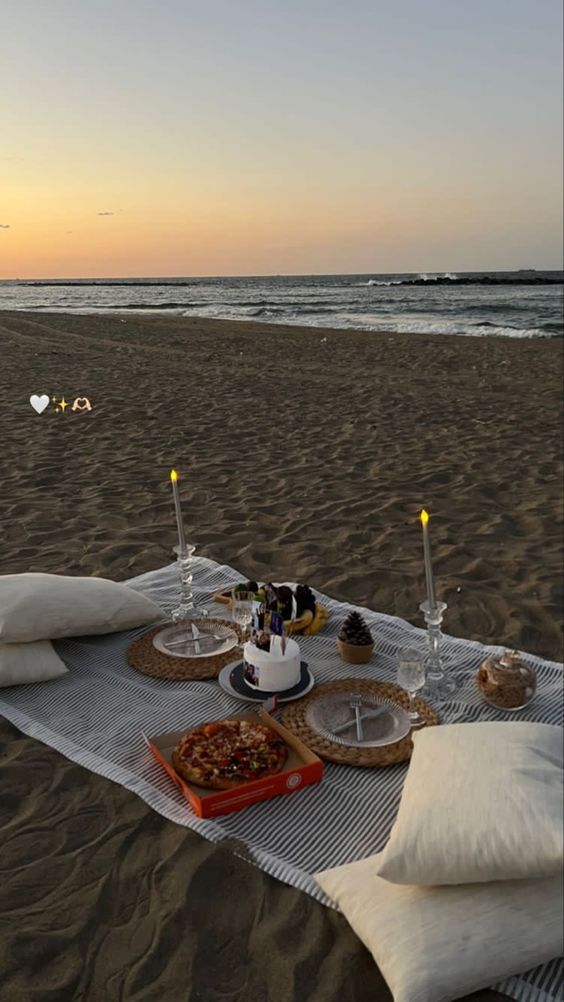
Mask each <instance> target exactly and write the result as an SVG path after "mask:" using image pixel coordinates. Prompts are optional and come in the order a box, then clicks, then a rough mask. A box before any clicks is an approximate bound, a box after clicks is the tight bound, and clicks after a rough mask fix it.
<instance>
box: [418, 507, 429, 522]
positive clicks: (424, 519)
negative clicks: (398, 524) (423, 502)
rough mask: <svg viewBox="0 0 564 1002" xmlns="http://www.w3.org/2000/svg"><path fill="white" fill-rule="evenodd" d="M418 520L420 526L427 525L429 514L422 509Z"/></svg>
mask: <svg viewBox="0 0 564 1002" xmlns="http://www.w3.org/2000/svg"><path fill="white" fill-rule="evenodd" d="M419 518H420V519H421V525H428V523H429V512H428V511H425V509H424V508H423V511H422V512H421V514H420V516H419Z"/></svg>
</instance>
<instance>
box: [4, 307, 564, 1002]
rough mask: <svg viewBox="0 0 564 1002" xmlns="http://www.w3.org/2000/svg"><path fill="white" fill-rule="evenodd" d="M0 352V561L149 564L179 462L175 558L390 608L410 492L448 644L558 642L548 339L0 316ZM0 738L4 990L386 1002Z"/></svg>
mask: <svg viewBox="0 0 564 1002" xmlns="http://www.w3.org/2000/svg"><path fill="white" fill-rule="evenodd" d="M324 338H325V339H326V340H323V339H324ZM0 352H1V354H2V370H1V375H0V379H1V383H2V393H1V395H0V400H1V407H2V428H3V448H2V457H1V459H0V471H1V477H0V479H1V481H2V489H1V491H0V529H1V530H2V533H3V540H2V552H1V554H0V573H8V572H17V571H24V570H43V571H50V572H61V573H71V574H77V573H83V574H103V575H105V576H107V577H113V578H116V579H123V578H126V577H128V576H131V575H134V574H139V573H142V572H143V571H146V570H150V569H152V568H155V567H158V566H160V565H162V564H164V563H166V562H169V560H170V558H171V547H172V545H173V544H174V541H175V539H174V532H175V530H174V518H173V510H172V504H171V498H170V487H169V483H168V472H169V470H170V467H171V466H172V465H176V466H177V467H178V468H179V469H180V470H181V471H182V472H184V473H185V477H184V478H183V505H184V514H185V521H186V534H187V537H188V538H189V539H190V540H192V541H194V542H196V543H197V544H198V552H199V553H201V554H203V555H205V556H209V557H212V558H213V559H216V560H219V561H224V562H226V563H229V564H231V565H233V566H235V567H237V568H238V569H240V570H241V571H242V572H243V573H246V574H248V575H250V576H253V577H257V578H270V577H272V578H274V579H276V578H279V579H299V580H303V581H306V582H308V583H310V584H312V585H314V586H316V587H318V588H320V589H323V590H324V591H327V592H329V593H330V594H332V595H334V596H335V597H337V598H341V599H345V600H348V601H353V602H358V603H361V604H365V605H368V606H371V607H373V608H376V609H378V610H380V611H382V612H387V613H392V614H395V615H400V616H403V617H404V618H406V619H409V620H411V621H413V622H419V613H418V605H419V603H420V601H421V600H422V599H423V597H424V579H423V574H422V557H421V541H420V530H419V527H418V524H417V512H418V510H419V509H420V507H421V505H422V504H424V505H425V506H426V507H428V508H429V509H430V511H431V513H432V515H433V520H432V523H431V529H432V539H433V550H434V557H435V570H436V578H437V591H438V594H439V597H441V598H443V599H444V600H445V601H447V602H448V606H449V608H448V613H447V618H446V622H445V628H446V630H447V632H450V633H453V634H456V635H460V636H467V637H472V638H475V639H479V640H483V641H485V642H490V643H503V644H507V645H510V646H516V647H521V648H523V649H526V650H530V651H533V652H535V653H538V654H541V655H543V656H545V657H551V658H559V657H560V656H561V649H560V628H559V613H560V608H561V529H560V512H561V478H560V469H559V466H558V462H559V450H560V437H561V435H560V388H561V362H562V357H561V346H560V344H559V343H557V342H555V341H506V340H501V339H487V340H479V339H470V338H452V337H450V338H446V337H429V336H423V335H414V336H405V335H373V334H368V333H353V332H349V331H319V330H307V329H299V328H294V327H278V326H266V325H259V324H251V323H249V324H242V323H227V322H215V321H214V322H211V321H204V320H198V319H190V320H188V319H186V320H179V319H177V318H169V319H167V318H161V317H153V316H151V317H138V316H131V317H127V318H123V317H117V316H113V317H109V316H108V317H96V318H93V317H91V316H88V317H86V316H83V317H80V316H64V315H53V314H49V315H48V314H29V313H28V314H24V313H4V314H1V315H0ZM44 392H46V393H48V394H49V395H50V396H53V395H54V396H56V397H57V399H59V398H60V397H61V395H62V394H64V395H65V398H66V399H67V400H69V401H72V400H73V399H74V398H75V397H76V396H78V395H86V396H87V397H89V398H90V400H91V402H92V405H93V409H92V411H91V412H90V413H74V412H72V411H71V410H70V408H69V409H68V410H67V411H66V413H64V414H63V413H58V414H57V413H55V410H54V405H53V404H52V403H51V404H50V406H49V408H48V410H47V411H46V412H45V413H44V414H42V415H40V416H38V415H36V414H34V412H33V411H32V409H31V407H30V405H29V402H28V401H29V396H30V394H31V393H38V394H41V393H44ZM0 745H1V747H2V754H3V758H4V762H5V765H6V769H5V770H4V779H3V796H2V798H1V807H0V811H1V815H2V826H3V845H4V846H5V850H4V851H3V854H2V863H1V870H2V878H3V879H2V881H0V915H1V916H2V932H3V935H2V936H1V937H0V970H1V971H2V975H3V982H2V987H0V999H1V1000H2V1002H4V999H6V1000H8V999H9V1000H10V1002H20V1000H21V1002H24V1000H25V1002H29V1000H40V1002H44V1000H45V1002H46V1000H55V1002H59V1000H61V1002H67V1000H71V999H72V1000H74V999H84V1000H87V1002H98V1000H100V1002H102V1000H103V1002H113V1000H118V999H120V1000H121V999H127V1000H128V1002H129V1000H143V1002H145V1000H154V999H155V1000H156V999H159V1000H162V1002H169V1000H171V1002H172V1000H174V1002H177V1000H190V1002H192V1000H196V999H198V1000H204V1002H211V1000H216V999H217V1000H219V999H222V1000H231V999H233V1000H239V999H240V1000H242V1002H259V1000H260V1002H293V1000H300V1002H302V1000H308V1002H309V1000H311V1002H341V1000H343V1002H348V1000H350V1002H364V1000H365V999H374V1000H379V1002H380V1000H382V1002H384V1000H389V998H390V996H389V994H388V992H387V990H386V988H385V986H384V984H383V981H382V979H381V977H380V975H379V973H378V972H377V970H376V968H375V966H374V964H373V962H372V960H371V958H370V956H369V954H368V953H367V951H366V950H365V949H364V948H363V947H362V946H361V944H360V943H359V942H358V940H357V939H356V937H355V936H354V935H353V933H352V932H351V931H350V929H349V928H348V927H347V925H346V923H345V922H344V920H343V919H342V917H341V916H339V915H337V914H335V913H333V912H331V911H329V910H328V909H325V908H323V907H322V906H321V905H319V904H317V903H316V902H314V901H313V900H311V899H310V898H308V897H307V896H306V895H304V894H301V893H300V892H298V891H295V890H293V889H291V888H288V887H285V886H283V885H281V884H279V883H278V882H276V881H275V880H273V879H272V878H269V877H267V876H265V875H264V874H262V873H260V872H259V871H258V870H256V869H255V868H254V867H252V866H250V865H248V864H245V863H244V862H242V861H240V860H238V859H237V858H236V857H234V856H233V855H232V853H231V852H229V850H228V847H217V846H212V845H210V844H209V843H207V842H205V841H203V840H201V839H199V838H198V837H197V836H196V835H194V834H193V833H192V832H190V831H187V830H186V829H183V828H179V827H177V826H175V825H173V824H171V823H169V822H167V821H165V820H164V819H163V818H161V817H159V816H157V815H156V814H154V813H153V812H151V811H149V809H148V808H147V807H146V805H145V804H144V803H143V802H142V801H141V800H139V799H137V798H135V797H134V796H133V795H132V794H131V793H129V792H128V791H126V790H123V789H122V788H121V787H118V786H116V785H114V784H112V783H109V782H108V781H106V780H104V779H102V778H101V777H98V776H94V775H92V774H91V773H88V772H86V771H85V770H83V769H81V768H80V767H78V766H76V765H74V764H72V763H70V762H68V761H66V760H65V759H64V758H62V756H60V755H58V754H57V753H56V752H54V751H52V750H51V749H49V748H46V747H45V746H43V745H41V744H39V743H37V742H35V741H33V740H31V739H29V738H27V737H24V736H22V735H21V734H19V733H18V732H17V731H16V729H15V728H13V727H12V726H11V725H9V724H7V723H2V724H1V726H0ZM6 777H7V778H6ZM493 997H494V996H493V995H492V994H491V993H487V992H482V993H480V994H479V995H477V996H475V997H474V998H475V999H476V1000H477V999H478V998H479V999H484V1000H485V999H486V998H488V999H492V998H493Z"/></svg>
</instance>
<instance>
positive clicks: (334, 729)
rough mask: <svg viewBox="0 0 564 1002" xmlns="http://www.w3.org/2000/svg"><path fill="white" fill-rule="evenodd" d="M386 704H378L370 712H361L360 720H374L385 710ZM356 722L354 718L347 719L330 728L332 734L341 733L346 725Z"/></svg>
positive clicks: (350, 725) (349, 725)
mask: <svg viewBox="0 0 564 1002" xmlns="http://www.w3.org/2000/svg"><path fill="white" fill-rule="evenodd" d="M387 709H388V708H387V706H378V707H377V708H376V709H375V710H373V711H372V712H370V713H361V714H360V719H361V721H362V720H374V719H375V718H376V717H379V716H381V714H382V713H386V712H387ZM355 723H356V720H347V721H346V723H344V724H339V725H338V726H337V727H332V728H331V733H332V734H341V733H342V732H343V731H346V730H347V728H348V727H352V726H353V724H355Z"/></svg>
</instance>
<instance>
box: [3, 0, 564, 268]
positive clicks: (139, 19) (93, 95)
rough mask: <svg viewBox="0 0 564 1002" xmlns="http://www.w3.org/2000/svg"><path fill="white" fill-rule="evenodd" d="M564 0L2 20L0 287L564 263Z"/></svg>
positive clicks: (107, 6) (309, 2) (176, 7)
mask: <svg viewBox="0 0 564 1002" xmlns="http://www.w3.org/2000/svg"><path fill="white" fill-rule="evenodd" d="M561 30H562V29H561V3H560V0H472V3H464V2H462V0H398V2H397V3H390V2H389V0H385V2H384V0H348V2H347V3H344V2H341V0H206V2H203V0H197V2H196V0H161V2H159V3H157V2H155V0H18V2H17V3H16V2H10V0H5V2H4V3H3V4H2V5H1V6H0V35H1V37H2V58H1V60H0V93H1V94H2V97H1V98H0V103H1V105H2V114H1V122H2V133H1V142H0V278H17V277H19V278H26V277H77V276H89V277H96V276H108V277H110V276H135V275H147V276H148V275H155V276H156V275H161V276H162V275H171V276H172V275H221V274H224V275H225V274H229V275H244V274H247V275H248V274H300V273H315V272H316V273H339V272H387V271H392V272H393V271H421V270H427V271H439V270H451V269H452V270H459V271H462V270H474V269H496V268H499V269H505V268H527V267H536V268H558V267H560V266H561V254H562V231H561V220H562V205H561V202H562V174H561V171H562V158H561V144H562V132H561V121H562V107H561V73H562V60H561Z"/></svg>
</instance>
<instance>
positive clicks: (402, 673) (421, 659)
mask: <svg viewBox="0 0 564 1002" xmlns="http://www.w3.org/2000/svg"><path fill="white" fill-rule="evenodd" d="M398 685H400V686H401V687H402V689H405V690H406V692H407V694H408V696H409V708H408V713H409V719H410V721H411V726H412V728H413V727H422V726H423V725H424V723H425V721H424V720H423V718H422V717H421V716H420V714H419V711H418V710H417V708H416V706H415V694H416V693H417V692H419V691H420V690H421V689H422V688H423V686H424V685H425V656H424V654H423V652H422V651H420V650H418V649H417V648H416V647H404V648H402V649H401V650H400V651H399V653H398Z"/></svg>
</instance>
